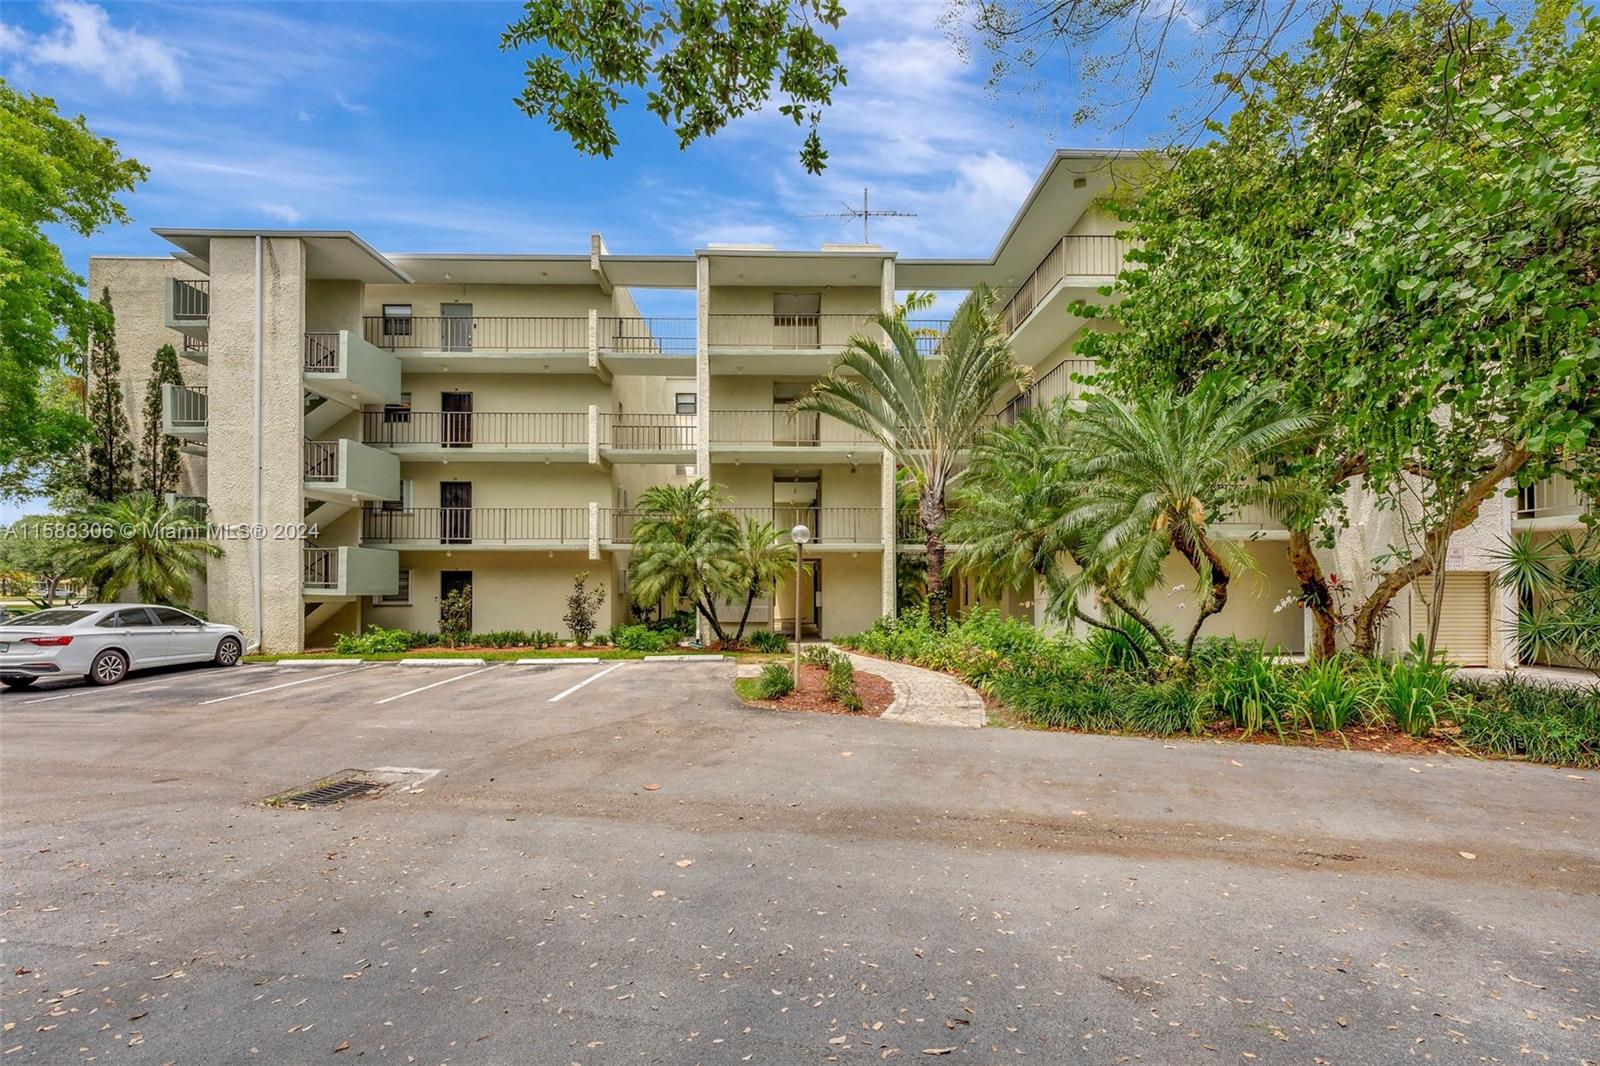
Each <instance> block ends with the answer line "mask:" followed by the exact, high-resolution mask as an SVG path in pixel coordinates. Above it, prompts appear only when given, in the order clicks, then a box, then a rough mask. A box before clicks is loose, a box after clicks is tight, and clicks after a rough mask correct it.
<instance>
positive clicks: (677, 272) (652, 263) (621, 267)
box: [388, 252, 694, 289]
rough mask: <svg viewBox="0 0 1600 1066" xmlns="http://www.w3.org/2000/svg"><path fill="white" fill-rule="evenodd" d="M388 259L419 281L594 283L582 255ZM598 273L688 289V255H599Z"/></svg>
mask: <svg viewBox="0 0 1600 1066" xmlns="http://www.w3.org/2000/svg"><path fill="white" fill-rule="evenodd" d="M388 258H389V260H390V261H392V262H393V263H395V264H396V265H398V266H399V267H400V268H401V269H403V270H404V271H405V272H406V273H407V274H408V275H410V277H411V280H412V281H415V282H417V283H419V284H437V283H441V282H447V283H451V284H475V285H594V284H596V274H595V272H594V269H593V268H594V262H593V259H592V258H591V257H590V256H588V255H516V254H503V255H502V254H478V253H468V252H428V253H418V252H391V253H389V256H388ZM599 263H600V267H601V270H602V271H603V276H604V277H605V278H606V279H607V280H608V281H609V282H610V283H611V284H614V285H622V286H626V287H629V288H640V289H692V288H694V256H692V255H676V256H667V255H606V254H602V255H600V256H599Z"/></svg>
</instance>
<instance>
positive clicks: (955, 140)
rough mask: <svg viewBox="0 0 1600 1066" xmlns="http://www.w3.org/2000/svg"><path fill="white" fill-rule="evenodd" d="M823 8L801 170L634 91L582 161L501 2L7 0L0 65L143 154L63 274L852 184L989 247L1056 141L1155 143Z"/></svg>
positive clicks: (903, 30)
mask: <svg viewBox="0 0 1600 1066" xmlns="http://www.w3.org/2000/svg"><path fill="white" fill-rule="evenodd" d="M846 6H847V7H848V9H849V12H850V14H849V15H848V16H847V18H846V19H845V22H844V27H843V29H842V31H841V33H840V34H839V36H838V41H839V43H840V46H841V51H842V53H843V58H844V62H845V65H846V66H847V68H848V69H849V84H848V86H846V87H845V88H844V89H843V90H841V91H840V92H839V93H838V94H837V95H836V98H835V106H834V107H833V108H832V109H831V111H830V112H829V113H828V114H827V116H826V118H825V120H824V124H823V136H824V142H825V144H826V147H827V148H828V150H829V152H830V161H829V164H830V165H829V168H828V170H827V171H826V173H825V174H824V175H823V176H821V177H813V176H811V175H808V174H806V173H804V172H803V171H802V170H801V169H800V167H799V165H798V163H797V162H796V152H797V149H798V147H799V142H800V132H799V131H798V130H797V129H796V127H794V126H793V125H792V124H791V123H789V122H788V120H786V119H783V118H782V117H781V116H779V115H777V114H776V112H775V111H769V112H768V113H763V114H761V115H757V116H754V117H750V118H746V119H743V120H741V121H739V122H737V123H735V124H734V125H733V126H732V127H731V128H729V129H728V130H726V131H724V132H723V133H721V134H719V135H718V136H716V137H715V138H713V139H711V140H709V141H706V142H703V143H700V144H696V145H694V146H692V147H691V148H689V149H688V150H687V151H680V150H679V149H678V147H677V144H676V141H675V139H674V138H673V136H672V134H671V132H670V131H669V130H667V129H666V128H665V127H663V126H661V125H660V124H659V123H658V122H657V121H656V120H655V119H654V118H653V117H651V116H650V115H648V114H647V113H645V112H644V111H643V109H642V107H641V106H639V105H638V104H635V105H634V106H631V107H629V108H626V109H625V110H624V112H623V113H622V115H621V117H620V120H619V131H620V134H621V138H622V146H621V148H620V149H619V150H618V152H617V154H616V155H615V156H614V157H613V158H612V159H609V160H606V159H591V158H588V157H585V156H582V155H580V154H579V153H577V152H576V151H574V150H573V149H572V147H571V145H570V143H569V142H568V141H567V140H566V139H565V138H564V137H563V136H561V135H559V134H556V133H554V132H552V131H550V130H549V129H548V128H547V127H546V126H545V125H544V124H543V123H542V122H539V121H535V120H530V119H528V118H527V117H525V116H524V115H522V113H521V112H519V111H518V110H517V109H516V108H515V107H514V106H513V104H512V103H511V101H512V98H513V97H514V96H515V95H516V93H517V92H518V90H519V89H520V86H521V72H522V66H523V62H524V60H523V59H522V58H521V57H519V56H517V55H515V54H507V53H502V52H500V51H499V48H498V41H499V34H500V32H501V30H502V29H503V28H504V26H505V24H506V23H507V22H508V21H511V20H512V19H514V18H516V17H517V16H518V14H519V12H520V10H521V8H520V5H518V4H516V3H450V4H428V3H415V4H412V3H343V4H326V5H325V4H313V3H279V4H251V3H221V4H216V3H212V4H199V3H185V4H163V3H136V4H117V3H99V4H95V3H88V2H85V0H49V2H45V3H37V4H30V3H25V2H20V0H6V2H5V4H4V5H3V7H0V73H3V74H4V76H5V77H7V78H8V79H9V80H10V81H11V82H12V84H13V85H16V86H17V87H19V88H22V89H25V90H29V91H32V92H37V93H42V94H45V95H49V96H52V97H54V98H55V99H56V100H57V102H58V104H59V105H60V107H61V109H62V110H63V111H64V112H66V113H69V114H76V113H81V114H83V115H85V116H86V117H87V119H88V121H89V125H90V127H91V128H92V129H94V130H95V131H97V132H98V133H101V134H104V135H106V136H110V137H112V138H114V139H115V140H116V141H117V142H118V144H119V145H120V147H121V148H122V149H123V151H124V152H126V153H127V154H129V155H132V156H133V157H135V158H137V159H139V160H140V161H141V162H143V163H145V164H146V165H148V166H149V167H150V170H151V174H150V179H149V180H148V181H147V182H146V183H145V184H144V185H142V186H140V188H139V189H138V190H137V191H136V192H135V193H133V194H132V195H131V196H130V197H128V198H127V203H128V206H129V209H130V211H131V213H132V215H133V222H132V224H130V225H128V226H125V227H119V228H116V229H113V230H110V231H107V232H103V233H101V234H98V235H96V236H95V237H94V238H93V239H92V241H88V242H86V241H83V240H80V239H78V238H76V237H75V236H73V235H71V234H63V235H61V238H60V243H61V244H62V247H63V250H64V251H65V253H66V255H67V259H68V262H69V264H71V265H72V266H73V267H74V268H75V269H78V270H79V271H80V272H82V271H85V270H86V269H87V262H88V256H89V254H90V252H91V249H92V250H93V252H95V253H97V254H157V255H163V254H166V253H167V251H168V250H169V246H168V245H166V244H165V242H163V241H161V240H159V239H158V238H156V237H155V236H154V235H153V234H151V233H150V231H149V230H150V227H151V226H227V227H241V228H247V227H312V228H338V229H352V230H354V231H355V232H357V233H359V234H360V235H361V236H362V237H364V238H366V239H367V240H368V241H369V242H371V243H372V244H373V245H375V246H376V247H377V248H379V249H381V250H384V251H390V252H423V251H434V252H439V251H489V252H535V251H536V252H579V251H584V250H586V249H587V247H588V235H589V234H590V233H591V232H593V231H596V230H598V231H599V232H601V233H602V234H604V235H605V238H606V242H607V245H608V246H609V248H610V249H611V250H612V251H614V252H621V253H636V254H637V253H656V252H669V253H682V252H687V251H689V250H691V249H693V248H695V247H703V246H704V245H705V244H707V243H709V242H712V241H759V242H768V243H772V244H776V245H779V246H783V247H801V248H804V247H815V246H816V245H818V244H819V243H820V242H822V241H838V240H852V239H859V231H858V229H857V227H856V226H855V225H852V224H847V223H845V222H840V221H831V220H825V219H812V218H806V217H804V216H806V215H808V214H815V213H821V212H829V211H836V210H838V208H839V202H840V201H841V200H857V199H858V198H859V196H860V193H861V187H862V186H863V185H870V186H871V187H872V195H873V200H874V203H875V205H877V206H882V207H885V208H895V209H899V210H903V211H911V212H915V213H916V214H917V217H916V218H910V219H888V220H883V221H881V222H878V223H876V224H875V225H874V229H873V237H874V239H875V240H876V241H878V242H879V243H882V244H884V245H885V246H887V247H892V248H896V249H898V250H899V251H900V252H901V253H903V254H907V255H914V256H924V255H988V254H989V253H990V251H992V249H993V247H994V244H995V241H996V240H997V239H998V237H999V235H1000V234H1001V232H1002V231H1003V230H1004V228H1005V226H1006V224H1007V223H1008V222H1009V221H1010V219H1011V217H1012V215H1013V214H1014V213H1015V211H1016V209H1017V207H1018V205H1019V203H1020V201H1021V199H1022V197H1023V196H1024V195H1025V193H1026V192H1027V189H1028V188H1029V186H1030V185H1031V184H1032V182H1033V181H1034V179H1035V177H1036V176H1037V175H1038V173H1039V171H1040V169H1041V168H1042V166H1043V164H1044V162H1045V160H1046V159H1047V158H1048V157H1049V154H1050V152H1051V151H1052V150H1053V149H1055V148H1057V147H1062V146H1071V147H1143V146H1146V145H1148V144H1150V143H1152V142H1153V141H1160V140H1164V137H1163V136H1162V126H1161V121H1160V118H1161V115H1162V114H1164V113H1165V110H1166V108H1165V106H1163V103H1170V102H1171V101H1166V102H1161V101H1158V102H1157V103H1155V104H1151V105H1147V106H1146V107H1145V108H1144V110H1143V111H1142V112H1141V113H1140V115H1139V118H1138V120H1137V121H1135V122H1133V123H1131V124H1129V125H1127V126H1125V127H1122V128H1120V129H1119V128H1110V127H1108V128H1104V129H1101V128H1094V127H1084V126H1073V125H1071V124H1070V122H1069V120H1068V119H1067V117H1066V116H1070V114H1071V112H1072V109H1073V107H1074V105H1075V103H1076V97H1075V93H1074V91H1073V85H1072V81H1071V78H1070V77H1069V76H1068V72H1067V71H1066V70H1065V68H1064V67H1063V68H1062V69H1059V70H1055V71H1052V70H1048V69H1047V70H1045V71H1044V72H1043V73H1044V74H1045V76H1046V78H1047V79H1048V80H1049V83H1050V84H1051V86H1052V88H1051V89H1050V90H1049V91H1048V92H1038V91H1036V92H1033V93H1031V94H1029V95H1027V96H1023V95H1019V94H1015V93H1003V94H998V95H997V94H994V93H989V92H986V91H985V90H984V87H983V84H982V82H983V71H982V70H981V69H980V68H978V67H975V66H968V65H964V64H962V63H961V62H960V61H959V60H958V59H957V58H956V56H955V54H954V52H953V50H952V47H951V45H950V43H949V41H948V40H947V38H946V37H945V35H944V33H943V32H942V31H941V30H940V29H939V28H938V26H937V24H936V20H937V18H938V16H939V14H940V12H942V11H943V10H945V5H944V3H943V2H942V0H937V2H932V3H922V2H917V0H903V2H881V0H878V2H863V0H847V3H846ZM673 298H674V297H673V296H670V295H669V296H665V297H657V299H658V300H665V301H668V302H669V304H668V306H664V307H661V306H651V305H650V304H649V303H647V304H646V306H647V309H650V310H656V311H658V312H664V311H671V310H676V308H673V307H671V306H670V301H671V300H672V299H673ZM8 510H10V509H8V508H6V507H5V506H4V505H0V521H5V520H8V518H9V515H8V513H7V512H8Z"/></svg>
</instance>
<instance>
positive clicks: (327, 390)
mask: <svg viewBox="0 0 1600 1066" xmlns="http://www.w3.org/2000/svg"><path fill="white" fill-rule="evenodd" d="M300 369H301V373H302V376H303V378H304V381H305V386H306V389H307V390H309V391H310V392H312V393H315V394H316V395H318V396H321V397H324V398H325V399H328V400H332V401H334V402H335V403H340V404H344V405H346V406H353V405H358V404H366V403H394V402H396V401H397V400H399V399H400V361H399V360H398V359H396V358H395V357H394V356H393V355H391V354H390V353H388V352H385V351H382V350H380V349H378V348H375V347H373V346H372V345H371V344H368V343H367V342H366V341H364V340H362V339H361V338H360V337H357V336H354V335H352V334H351V333H350V331H349V330H339V331H338V332H336V333H307V334H306V335H305V338H304V341H303V347H302V356H301V366H300Z"/></svg>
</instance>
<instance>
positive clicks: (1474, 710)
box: [1449, 674, 1600, 767]
mask: <svg viewBox="0 0 1600 1066" xmlns="http://www.w3.org/2000/svg"><path fill="white" fill-rule="evenodd" d="M1451 689H1452V692H1453V694H1454V697H1455V698H1454V699H1453V700H1452V702H1451V706H1450V710H1449V714H1450V717H1451V718H1452V720H1454V722H1455V724H1456V728H1457V730H1458V736H1457V739H1458V740H1459V741H1460V742H1461V743H1462V744H1465V745H1466V746H1467V747H1469V748H1475V749H1478V750H1480V751H1487V752H1493V753H1495V754H1498V755H1520V756H1524V757H1526V758H1529V759H1533V760H1535V761H1537V762H1547V763H1554V764H1556V765H1559V766H1587V767H1600V690H1596V689H1592V688H1591V689H1579V688H1570V687H1566V686H1557V685H1548V684H1540V683H1536V682H1530V681H1524V680H1522V679H1521V678H1519V677H1517V676H1516V675H1515V674H1511V675H1508V676H1507V677H1505V678H1503V679H1500V680H1495V681H1461V680H1457V681H1454V682H1453V683H1452V685H1451Z"/></svg>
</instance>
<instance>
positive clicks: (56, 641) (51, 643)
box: [22, 637, 72, 648]
mask: <svg viewBox="0 0 1600 1066" xmlns="http://www.w3.org/2000/svg"><path fill="white" fill-rule="evenodd" d="M22 643H24V644H33V645H36V646H38V647H41V648H61V647H65V646H66V645H68V644H71V643H72V638H71V637H23V638H22Z"/></svg>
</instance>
